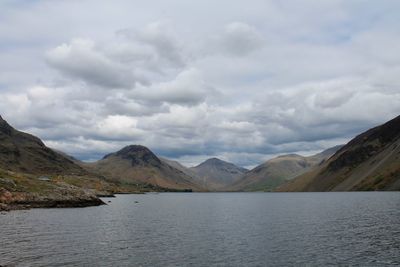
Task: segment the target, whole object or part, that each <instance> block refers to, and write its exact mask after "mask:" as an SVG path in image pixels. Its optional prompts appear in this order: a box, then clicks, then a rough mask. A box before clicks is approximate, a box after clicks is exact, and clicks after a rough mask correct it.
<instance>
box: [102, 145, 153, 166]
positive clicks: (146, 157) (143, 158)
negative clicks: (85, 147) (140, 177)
mask: <svg viewBox="0 0 400 267" xmlns="http://www.w3.org/2000/svg"><path fill="white" fill-rule="evenodd" d="M111 156H115V157H118V158H122V159H128V160H131V161H132V166H134V165H143V164H152V165H159V164H160V163H161V161H160V159H159V158H158V157H157V156H156V155H155V154H154V153H153V152H152V151H151V150H150V149H148V148H147V147H145V146H142V145H129V146H126V147H124V148H122V149H121V150H119V151H117V152H115V153H111V154H108V155H106V156H104V158H103V159H107V158H109V157H111Z"/></svg>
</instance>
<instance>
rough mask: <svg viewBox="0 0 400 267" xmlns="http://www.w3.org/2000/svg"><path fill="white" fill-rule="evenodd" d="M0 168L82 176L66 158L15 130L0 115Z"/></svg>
mask: <svg viewBox="0 0 400 267" xmlns="http://www.w3.org/2000/svg"><path fill="white" fill-rule="evenodd" d="M0 168H2V169H4V170H10V171H15V172H23V173H30V174H46V175H50V174H85V173H86V171H85V170H84V169H83V168H81V167H80V166H79V165H77V164H75V163H74V162H73V161H72V160H70V159H69V158H67V157H65V156H63V155H61V154H60V153H57V152H55V151H54V150H52V149H50V148H48V147H46V146H45V145H44V144H43V142H42V141H41V140H40V139H39V138H37V137H35V136H33V135H30V134H27V133H23V132H20V131H17V130H15V129H14V128H13V127H11V126H10V125H9V124H8V123H7V122H6V121H5V120H4V119H3V118H2V117H1V116H0Z"/></svg>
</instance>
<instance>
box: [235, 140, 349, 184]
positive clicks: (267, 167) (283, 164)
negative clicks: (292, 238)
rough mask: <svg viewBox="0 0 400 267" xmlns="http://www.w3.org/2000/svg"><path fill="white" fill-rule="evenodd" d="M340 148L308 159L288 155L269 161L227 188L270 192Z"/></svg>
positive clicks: (333, 148)
mask: <svg viewBox="0 0 400 267" xmlns="http://www.w3.org/2000/svg"><path fill="white" fill-rule="evenodd" d="M340 147H341V146H335V147H332V148H329V149H327V150H324V151H322V152H321V153H318V154H316V155H313V156H309V157H304V156H300V155H297V154H288V155H282V156H278V157H276V158H273V159H270V160H268V161H267V162H265V163H263V164H261V165H259V166H257V167H255V168H254V169H252V170H250V171H249V172H247V173H246V174H244V175H243V176H242V177H241V178H240V179H239V180H237V181H236V182H235V183H234V184H232V185H231V186H230V187H229V190H233V191H272V190H274V189H275V188H277V187H278V186H280V185H282V184H284V183H285V182H286V181H288V180H290V179H293V178H295V177H296V176H298V175H300V174H302V173H305V172H307V171H308V170H310V169H311V168H313V167H315V166H317V165H318V164H320V163H321V162H323V161H324V160H327V159H328V158H329V157H330V156H332V155H333V154H334V153H335V152H336V151H337V150H338V149H340Z"/></svg>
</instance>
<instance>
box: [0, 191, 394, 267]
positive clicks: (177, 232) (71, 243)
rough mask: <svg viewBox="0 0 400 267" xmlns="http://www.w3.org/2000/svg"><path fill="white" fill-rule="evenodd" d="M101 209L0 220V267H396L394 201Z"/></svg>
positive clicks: (230, 200)
mask: <svg viewBox="0 0 400 267" xmlns="http://www.w3.org/2000/svg"><path fill="white" fill-rule="evenodd" d="M107 200H111V203H109V205H108V206H101V207H91V208H78V209H35V210H29V211H15V212H10V213H7V214H2V215H0V225H1V228H0V229H1V230H0V265H5V264H14V265H16V266H49V265H50V266H111V265H114V266H275V265H278V266H288V265H289V266H290V265H305V264H307V265H313V266H314V265H315V266H322V265H327V264H333V265H361V266H381V265H385V266H386V265H400V257H399V255H400V209H399V207H400V193H398V192H387V193H383V192H379V193H378V192H358V193H191V194H189V193H187V194H185V193H163V194H148V195H120V196H118V197H117V198H115V199H107ZM135 202H137V203H135Z"/></svg>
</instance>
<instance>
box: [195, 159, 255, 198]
mask: <svg viewBox="0 0 400 267" xmlns="http://www.w3.org/2000/svg"><path fill="white" fill-rule="evenodd" d="M189 170H190V171H192V172H193V173H194V176H193V177H194V179H195V180H196V181H197V182H199V183H200V184H201V185H203V186H205V187H206V188H208V189H209V190H224V189H225V187H226V186H228V185H229V184H232V183H233V182H234V181H235V180H237V179H238V178H239V177H241V176H242V175H243V174H244V173H246V172H247V171H248V170H247V169H245V168H241V167H238V166H236V165H234V164H232V163H229V162H226V161H223V160H220V159H217V158H211V159H208V160H206V161H204V162H203V163H201V164H199V165H198V166H196V167H192V168H190V169H189Z"/></svg>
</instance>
